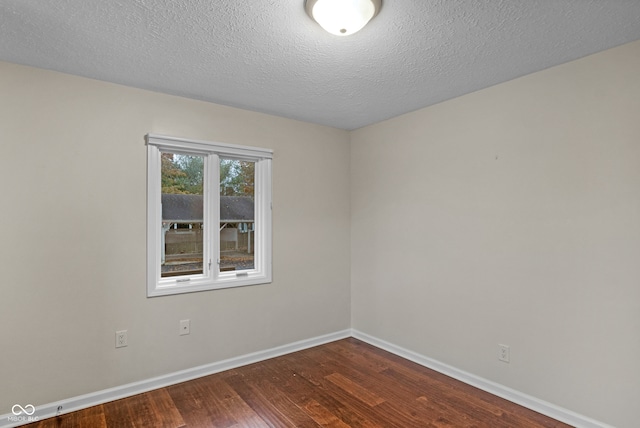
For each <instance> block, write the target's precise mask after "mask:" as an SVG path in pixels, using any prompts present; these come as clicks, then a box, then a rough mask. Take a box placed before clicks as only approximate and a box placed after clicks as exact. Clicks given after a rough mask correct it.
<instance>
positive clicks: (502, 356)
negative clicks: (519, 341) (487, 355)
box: [498, 345, 510, 363]
mask: <svg viewBox="0 0 640 428" xmlns="http://www.w3.org/2000/svg"><path fill="white" fill-rule="evenodd" d="M509 354H510V350H509V345H498V359H499V360H500V361H503V362H505V363H508V362H509V358H510V355H509Z"/></svg>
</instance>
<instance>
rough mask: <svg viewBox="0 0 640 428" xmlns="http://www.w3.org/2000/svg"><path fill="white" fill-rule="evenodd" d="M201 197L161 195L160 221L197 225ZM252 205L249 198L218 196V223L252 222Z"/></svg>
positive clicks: (200, 215) (201, 209)
mask: <svg viewBox="0 0 640 428" xmlns="http://www.w3.org/2000/svg"><path fill="white" fill-rule="evenodd" d="M202 207H203V204H202V195H177V194H169V193H163V194H162V220H163V221H168V222H172V223H198V222H202V216H203V214H202V213H203V208H202ZM253 210H254V203H253V198H251V197H250V196H220V221H223V222H226V223H238V222H252V221H253V212H254V211H253Z"/></svg>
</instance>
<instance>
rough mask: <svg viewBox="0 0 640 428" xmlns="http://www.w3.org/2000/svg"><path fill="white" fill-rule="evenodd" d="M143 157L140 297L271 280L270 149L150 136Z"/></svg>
mask: <svg viewBox="0 0 640 428" xmlns="http://www.w3.org/2000/svg"><path fill="white" fill-rule="evenodd" d="M147 154H148V180H147V182H148V184H147V186H148V189H147V199H148V200H147V211H148V226H147V241H148V242H147V282H148V285H147V295H148V296H157V295H165V294H175V293H183V292H191V291H201V290H208V289H215V288H225V287H234V286H242V285H252V284H261V283H268V282H271V156H272V151H271V150H268V149H262V148H255V147H245V146H234V145H227V144H219V143H211V142H204V141H193V140H186V139H178V138H173V137H165V136H157V135H151V134H149V135H147ZM200 215H201V217H200ZM213 225H217V226H215V227H214V226H213Z"/></svg>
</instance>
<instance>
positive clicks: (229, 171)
mask: <svg viewBox="0 0 640 428" xmlns="http://www.w3.org/2000/svg"><path fill="white" fill-rule="evenodd" d="M254 188H255V162H250V161H239V160H233V159H222V158H221V159H220V271H223V272H224V271H233V270H246V269H255V264H254V253H255V246H254V242H255V231H256V228H255V222H254V212H255V202H254Z"/></svg>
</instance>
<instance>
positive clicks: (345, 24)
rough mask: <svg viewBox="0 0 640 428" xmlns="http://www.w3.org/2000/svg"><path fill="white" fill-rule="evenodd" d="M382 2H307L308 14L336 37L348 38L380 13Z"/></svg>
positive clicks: (361, 0) (357, 0)
mask: <svg viewBox="0 0 640 428" xmlns="http://www.w3.org/2000/svg"><path fill="white" fill-rule="evenodd" d="M381 6H382V0H306V1H305V4H304V7H305V9H306V10H307V14H308V15H309V16H310V17H311V18H312V19H313V20H314V21H316V22H317V23H318V24H320V26H321V27H322V28H324V29H325V30H327V31H328V32H329V33H331V34H335V35H336V36H348V35H350V34H353V33H355V32H357V31H360V30H361V29H362V27H364V26H365V25H367V22H369V21H371V19H373V17H374V16H376V15H377V14H378V12H380V7H381Z"/></svg>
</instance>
